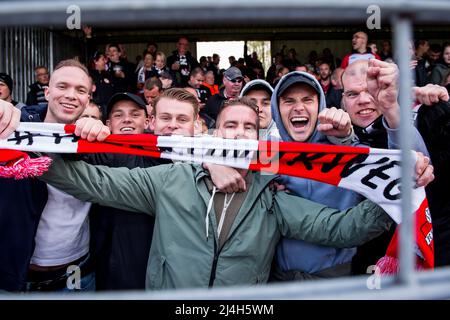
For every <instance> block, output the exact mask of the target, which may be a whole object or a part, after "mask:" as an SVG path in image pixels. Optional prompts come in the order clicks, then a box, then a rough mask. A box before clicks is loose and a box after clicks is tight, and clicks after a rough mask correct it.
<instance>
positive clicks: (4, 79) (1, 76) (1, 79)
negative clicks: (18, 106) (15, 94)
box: [0, 72, 13, 92]
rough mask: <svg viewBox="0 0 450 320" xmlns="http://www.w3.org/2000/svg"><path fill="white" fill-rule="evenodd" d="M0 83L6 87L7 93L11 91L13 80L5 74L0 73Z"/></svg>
mask: <svg viewBox="0 0 450 320" xmlns="http://www.w3.org/2000/svg"><path fill="white" fill-rule="evenodd" d="M0 82H3V83H4V84H6V86H7V87H8V89H9V91H11V92H12V89H13V79H12V78H11V77H10V76H9V75H8V74H6V73H4V72H0Z"/></svg>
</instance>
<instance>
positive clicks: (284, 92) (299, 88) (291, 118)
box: [271, 72, 429, 280]
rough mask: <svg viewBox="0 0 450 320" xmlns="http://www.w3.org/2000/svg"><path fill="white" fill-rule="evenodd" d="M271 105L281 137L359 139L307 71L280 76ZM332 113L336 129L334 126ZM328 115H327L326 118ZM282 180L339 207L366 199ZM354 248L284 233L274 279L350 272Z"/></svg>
mask: <svg viewBox="0 0 450 320" xmlns="http://www.w3.org/2000/svg"><path fill="white" fill-rule="evenodd" d="M271 107H272V116H273V119H274V121H275V123H276V125H277V127H278V130H279V133H280V136H281V139H282V140H283V141H297V142H310V143H323V144H330V142H331V143H334V144H336V143H341V144H347V145H356V144H357V139H354V136H352V135H351V134H350V133H351V132H353V131H352V130H350V131H347V130H349V129H348V127H347V125H348V123H347V121H348V120H349V116H348V114H347V113H345V112H343V111H342V110H339V111H340V112H336V111H337V109H335V108H330V109H327V108H326V99H325V95H324V93H323V90H322V88H321V86H320V84H319V83H318V81H317V80H316V79H315V78H314V77H313V76H311V75H309V74H307V73H304V72H291V73H289V74H287V75H285V76H284V77H283V78H281V80H280V81H279V83H278V85H277V86H276V87H275V90H274V92H273V95H272V101H271ZM330 117H331V118H332V119H333V121H331V123H332V124H333V128H330V123H329V118H330ZM326 118H328V120H327V121H323V119H326ZM320 122H321V123H320ZM324 123H327V124H324ZM324 129H325V130H324ZM396 133H397V131H396V130H388V140H389V141H390V142H391V141H392V140H395V135H396ZM327 136H328V137H327ZM339 137H340V138H339ZM336 138H338V140H336ZM390 145H395V143H390ZM416 150H417V149H416ZM418 151H423V150H418ZM278 182H279V183H281V184H282V185H284V186H285V187H286V188H287V189H288V190H289V191H290V192H292V193H293V194H295V195H297V196H301V197H303V198H306V199H309V200H312V201H317V202H319V203H322V204H326V205H329V206H330V207H333V208H338V209H340V210H344V209H346V208H350V207H352V206H354V205H355V204H357V203H359V202H360V201H362V200H363V197H362V196H361V195H359V194H358V193H356V192H353V191H350V190H346V189H342V188H339V187H335V186H332V185H328V184H324V183H321V182H316V181H313V180H308V179H302V178H295V177H288V176H281V177H280V178H279V180H278ZM428 182H429V181H428ZM355 252H356V249H355V248H349V249H338V248H332V247H325V246H320V245H315V244H311V243H308V242H306V241H299V240H293V239H288V238H283V239H281V241H280V243H279V244H278V247H277V252H276V258H275V263H274V268H273V272H272V279H273V280H306V279H316V278H329V277H338V276H346V275H350V274H351V261H352V258H353V256H354V254H355Z"/></svg>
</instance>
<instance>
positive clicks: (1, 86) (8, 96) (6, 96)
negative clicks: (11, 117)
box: [0, 72, 25, 109]
mask: <svg viewBox="0 0 450 320" xmlns="http://www.w3.org/2000/svg"><path fill="white" fill-rule="evenodd" d="M13 83H14V82H13V79H12V78H11V77H10V76H9V75H8V74H6V73H4V72H1V73H0V99H2V100H5V101H7V102H11V103H12V104H13V105H14V106H15V107H16V108H18V109H22V107H23V106H25V104H24V103H22V102H18V101H14V100H13V98H12V91H13Z"/></svg>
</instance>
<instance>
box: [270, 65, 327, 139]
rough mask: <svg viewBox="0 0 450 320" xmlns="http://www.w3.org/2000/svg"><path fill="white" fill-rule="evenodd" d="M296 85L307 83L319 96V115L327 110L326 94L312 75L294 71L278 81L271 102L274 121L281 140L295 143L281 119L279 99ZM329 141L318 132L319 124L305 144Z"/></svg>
mask: <svg viewBox="0 0 450 320" xmlns="http://www.w3.org/2000/svg"><path fill="white" fill-rule="evenodd" d="M295 83H305V84H307V85H309V86H311V87H312V88H313V89H314V90H315V91H316V92H317V93H318V95H319V109H318V111H317V112H318V113H320V112H321V111H322V110H324V109H325V108H326V100H325V94H324V93H323V90H322V86H321V85H320V83H319V81H317V80H316V78H314V77H313V76H312V75H310V74H309V73H306V72H302V71H292V72H289V73H288V74H286V75H284V76H283V77H282V78H281V79H280V81H278V84H277V86H276V87H275V89H274V91H273V94H272V99H271V101H270V105H271V108H272V119H273V121H275V124H276V125H277V128H278V131H279V132H280V136H281V139H282V140H283V141H294V140H293V139H292V137H291V136H290V135H289V133H288V132H287V130H286V128H285V127H284V124H283V120H282V119H281V114H280V109H279V99H280V96H281V94H282V93H283V92H284V91H286V89H287V88H289V87H290V86H292V85H293V84H295ZM325 141H327V140H326V137H325V136H324V135H323V134H322V133H320V132H319V131H317V123H316V124H315V126H314V131H313V133H312V135H311V136H310V137H309V139H308V140H307V141H304V142H313V143H323V142H325Z"/></svg>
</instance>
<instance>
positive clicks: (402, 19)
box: [393, 16, 415, 285]
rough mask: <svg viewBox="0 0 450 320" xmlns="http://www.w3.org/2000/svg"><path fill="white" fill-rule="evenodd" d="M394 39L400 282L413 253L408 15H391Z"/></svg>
mask: <svg viewBox="0 0 450 320" xmlns="http://www.w3.org/2000/svg"><path fill="white" fill-rule="evenodd" d="M393 27H394V42H395V47H394V48H395V53H396V61H397V63H398V66H399V69H400V79H399V80H400V81H399V89H400V92H399V102H400V119H401V122H400V146H401V148H402V169H401V170H402V180H401V185H402V202H401V203H402V223H401V225H400V242H399V263H400V270H399V274H398V281H399V282H400V283H401V284H403V285H412V284H413V283H414V277H415V274H414V268H415V253H414V240H415V239H414V232H413V230H414V228H413V226H414V219H413V216H412V214H411V211H412V206H411V199H412V198H411V190H412V187H413V182H412V180H411V177H412V176H413V174H412V173H413V158H412V156H411V153H410V150H411V149H412V141H411V138H410V137H411V136H412V135H411V133H412V124H411V120H410V119H411V104H412V99H411V84H412V81H413V78H412V71H411V69H410V67H409V62H410V60H411V53H410V52H409V45H410V41H411V39H412V26H411V18H410V17H408V16H394V18H393Z"/></svg>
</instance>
